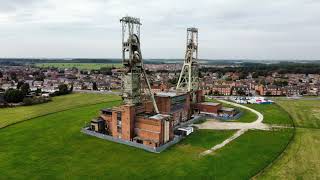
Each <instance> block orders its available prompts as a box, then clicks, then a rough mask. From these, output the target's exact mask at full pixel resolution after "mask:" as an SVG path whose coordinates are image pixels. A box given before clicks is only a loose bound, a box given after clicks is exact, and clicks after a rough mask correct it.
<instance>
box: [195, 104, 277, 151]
mask: <svg viewBox="0 0 320 180" xmlns="http://www.w3.org/2000/svg"><path fill="white" fill-rule="evenodd" d="M218 101H220V102H222V103H226V104H230V105H232V106H236V107H240V108H243V109H247V110H249V111H251V112H253V113H255V114H256V115H257V116H258V118H257V120H256V121H254V122H252V123H241V122H221V121H217V120H209V121H206V122H205V123H202V124H197V125H195V126H197V127H198V128H199V129H215V130H226V129H227V130H238V131H237V132H236V133H235V134H234V135H233V136H231V137H229V138H228V139H226V140H225V141H223V142H222V143H221V144H218V145H215V146H214V147H212V148H211V149H209V150H206V151H204V152H202V153H201V154H200V155H201V156H205V155H208V154H211V153H212V152H214V151H216V150H218V149H220V148H222V147H224V146H225V145H227V144H228V143H230V142H231V141H233V140H235V139H236V138H238V137H239V136H241V135H242V134H244V133H245V132H247V131H248V130H250V129H258V130H266V131H267V130H270V129H271V128H272V127H271V126H270V125H267V124H264V123H262V121H263V115H262V114H261V113H260V112H258V111H256V110H254V109H251V108H249V107H247V106H243V105H241V104H237V103H233V102H229V101H225V100H218Z"/></svg>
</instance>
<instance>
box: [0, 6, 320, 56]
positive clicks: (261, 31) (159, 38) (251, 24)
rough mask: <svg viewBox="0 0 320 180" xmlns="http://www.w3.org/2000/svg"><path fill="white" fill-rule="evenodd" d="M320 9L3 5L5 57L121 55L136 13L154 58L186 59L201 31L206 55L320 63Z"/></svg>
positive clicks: (0, 23) (1, 20)
mask: <svg viewBox="0 0 320 180" xmlns="http://www.w3.org/2000/svg"><path fill="white" fill-rule="evenodd" d="M319 9H320V2H319V1H317V0H279V1H270V0H260V1H256V0H215V1H212V0H201V1H198V2H195V1H191V0H162V1H156V0H149V1H145V0H135V1H134V3H133V1H132V0H108V1H104V0H67V1H66V0H3V1H1V0H0V27H1V29H2V30H1V32H0V38H1V39H2V42H3V43H6V44H8V46H7V47H3V48H0V54H2V55H3V56H40V55H41V56H48V57H70V56H77V57H78V56H81V57H120V51H119V47H118V46H119V41H120V33H121V32H120V24H119V18H120V17H121V16H124V15H127V14H128V15H132V16H137V17H140V18H142V23H143V26H142V34H143V37H142V42H143V48H144V57H146V58H168V57H170V58H182V57H183V56H182V52H183V51H184V43H185V42H184V41H185V31H186V28H187V27H188V26H197V27H198V28H199V29H200V45H201V51H200V52H201V53H200V57H202V58H212V59H215V58H234V57H237V58H252V59H254V58H263V59H268V58H279V59H287V58H289V59H290V58H292V59H297V58H308V59H320V51H319V50H318V49H319V47H320V36H318V32H319V29H320V23H319V22H318V21H319V19H320V11H319ZM22 41H23V42H24V43H21V42H22ZM86 42H88V43H86ZM95 42H96V43H95ZM17 43H21V46H20V47H21V48H23V46H28V48H27V49H28V50H29V51H22V50H20V49H15V46H14V44H17ZM43 44H46V45H44V46H41V45H43ZM50 44H52V47H50ZM297 47H299V48H298V50H297ZM38 49H40V50H39V51H38ZM77 50H79V52H77ZM80 51H81V52H80ZM40 52H41V53H40ZM86 54H87V55H86Z"/></svg>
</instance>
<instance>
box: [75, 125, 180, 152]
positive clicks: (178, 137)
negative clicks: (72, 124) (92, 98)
mask: <svg viewBox="0 0 320 180" xmlns="http://www.w3.org/2000/svg"><path fill="white" fill-rule="evenodd" d="M81 132H82V133H85V134H87V135H90V136H94V137H97V138H100V139H104V140H108V141H112V142H116V143H120V144H124V145H128V146H131V147H135V148H140V149H143V150H146V151H149V152H153V153H160V152H162V151H164V150H165V149H167V148H168V147H170V146H172V145H174V144H176V143H178V142H180V141H181V140H182V139H183V137H182V136H175V137H174V139H173V140H172V141H170V142H168V143H166V144H164V145H162V146H160V147H155V148H152V147H148V146H145V145H143V144H139V143H135V142H132V141H125V140H122V139H119V138H114V137H112V136H109V135H106V134H101V133H97V132H94V131H91V130H89V128H88V127H85V128H83V129H82V130H81Z"/></svg>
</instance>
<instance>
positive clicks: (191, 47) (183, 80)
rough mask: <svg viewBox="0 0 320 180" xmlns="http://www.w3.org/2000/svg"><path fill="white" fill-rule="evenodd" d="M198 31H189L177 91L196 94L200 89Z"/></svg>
mask: <svg viewBox="0 0 320 180" xmlns="http://www.w3.org/2000/svg"><path fill="white" fill-rule="evenodd" d="M198 66H199V65H198V29H197V28H194V27H193V28H188V29H187V45H186V54H185V59H184V64H183V67H182V70H181V73H180V77H179V81H178V84H177V87H176V89H177V90H178V91H187V92H195V91H197V90H198V87H199V70H198V69H199V68H198Z"/></svg>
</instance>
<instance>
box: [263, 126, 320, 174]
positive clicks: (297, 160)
mask: <svg viewBox="0 0 320 180" xmlns="http://www.w3.org/2000/svg"><path fill="white" fill-rule="evenodd" d="M319 149H320V129H305V128H297V129H296V134H295V137H294V139H293V142H292V143H291V144H290V146H289V147H288V148H287V149H286V151H285V152H284V154H283V155H282V157H281V158H280V159H279V160H278V161H276V162H275V164H274V165H273V166H271V167H270V168H268V169H267V170H266V171H265V172H264V173H262V174H261V175H260V176H258V179H270V180H271V179H320V173H319V172H320V153H319Z"/></svg>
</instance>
